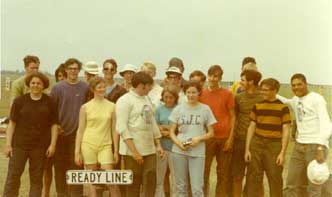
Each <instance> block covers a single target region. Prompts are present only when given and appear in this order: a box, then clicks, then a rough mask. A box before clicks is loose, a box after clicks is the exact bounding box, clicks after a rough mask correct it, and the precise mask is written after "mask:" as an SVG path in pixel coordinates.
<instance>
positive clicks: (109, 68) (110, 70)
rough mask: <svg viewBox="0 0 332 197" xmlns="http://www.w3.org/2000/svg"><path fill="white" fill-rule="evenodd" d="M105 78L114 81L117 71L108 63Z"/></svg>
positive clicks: (105, 68)
mask: <svg viewBox="0 0 332 197" xmlns="http://www.w3.org/2000/svg"><path fill="white" fill-rule="evenodd" d="M103 73H104V77H105V78H107V79H113V76H114V75H115V74H116V69H115V67H114V66H113V64H111V63H109V62H107V63H106V64H104V66H103Z"/></svg>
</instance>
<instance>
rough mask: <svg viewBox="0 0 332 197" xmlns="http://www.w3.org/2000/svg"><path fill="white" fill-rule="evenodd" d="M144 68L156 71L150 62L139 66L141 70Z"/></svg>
mask: <svg viewBox="0 0 332 197" xmlns="http://www.w3.org/2000/svg"><path fill="white" fill-rule="evenodd" d="M144 68H148V69H152V70H154V71H156V65H154V64H153V63H152V62H144V63H143V65H142V66H141V69H142V70H143V69H144Z"/></svg>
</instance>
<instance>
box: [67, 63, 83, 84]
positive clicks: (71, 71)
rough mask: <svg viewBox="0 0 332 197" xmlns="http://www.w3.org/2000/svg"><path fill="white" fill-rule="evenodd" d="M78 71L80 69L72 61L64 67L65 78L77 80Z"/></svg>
mask: <svg viewBox="0 0 332 197" xmlns="http://www.w3.org/2000/svg"><path fill="white" fill-rule="evenodd" d="M79 72H80V69H79V66H78V64H76V63H74V64H71V65H68V66H67V68H66V73H67V79H68V80H69V81H77V79H78V73H79Z"/></svg>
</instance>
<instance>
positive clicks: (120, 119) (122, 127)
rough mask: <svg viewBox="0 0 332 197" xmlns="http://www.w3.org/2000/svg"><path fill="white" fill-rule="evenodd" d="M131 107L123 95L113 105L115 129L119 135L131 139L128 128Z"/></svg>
mask: <svg viewBox="0 0 332 197" xmlns="http://www.w3.org/2000/svg"><path fill="white" fill-rule="evenodd" d="M131 109H132V106H131V103H130V101H129V99H124V97H123V98H122V99H121V98H120V99H119V100H118V102H117V103H116V106H115V113H116V117H117V119H116V124H115V125H116V131H117V132H118V133H119V134H120V135H121V137H122V138H123V139H124V140H126V139H132V138H133V137H132V135H131V132H130V131H129V129H128V122H129V114H130V111H131Z"/></svg>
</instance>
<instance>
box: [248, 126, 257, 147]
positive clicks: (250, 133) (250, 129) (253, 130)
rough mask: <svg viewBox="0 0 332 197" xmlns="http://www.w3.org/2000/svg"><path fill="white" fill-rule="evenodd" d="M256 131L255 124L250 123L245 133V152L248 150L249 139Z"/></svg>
mask: <svg viewBox="0 0 332 197" xmlns="http://www.w3.org/2000/svg"><path fill="white" fill-rule="evenodd" d="M255 129H256V124H255V122H250V125H249V128H248V132H247V139H246V150H249V147H250V143H251V139H252V137H253V136H254V133H255Z"/></svg>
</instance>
